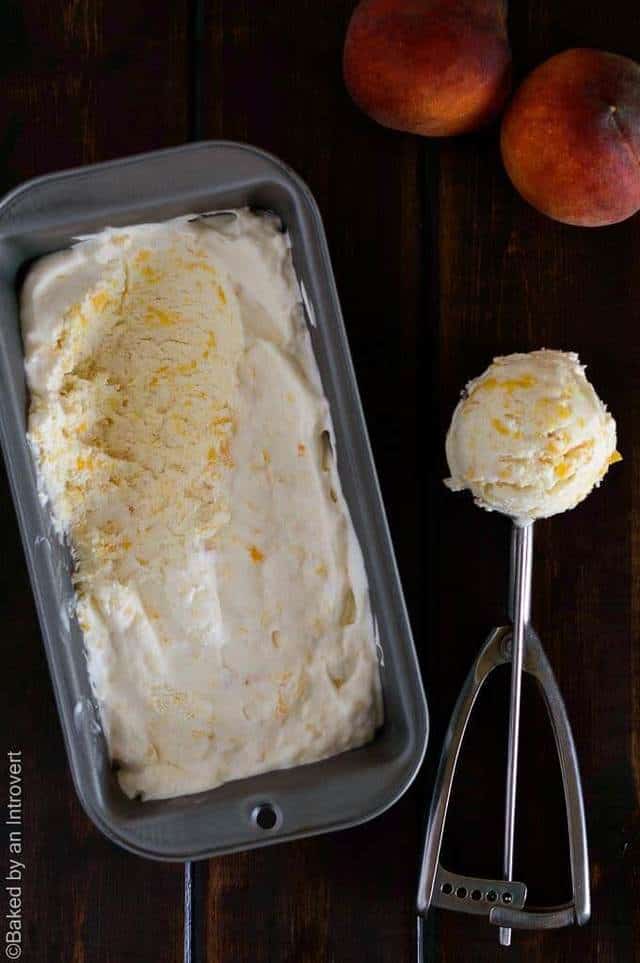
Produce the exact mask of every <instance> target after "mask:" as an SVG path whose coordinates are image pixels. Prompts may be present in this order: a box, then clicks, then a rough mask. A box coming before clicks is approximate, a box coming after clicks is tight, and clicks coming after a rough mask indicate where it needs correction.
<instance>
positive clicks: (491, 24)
mask: <svg viewBox="0 0 640 963" xmlns="http://www.w3.org/2000/svg"><path fill="white" fill-rule="evenodd" d="M506 6H507V5H506V0H362V2H361V3H360V4H359V5H358V6H357V7H356V9H355V10H354V12H353V15H352V17H351V21H350V23H349V27H348V30H347V35H346V40H345V46H344V60H343V65H344V78H345V83H346V85H347V89H348V91H349V93H350V94H351V96H352V98H353V100H354V101H355V102H356V104H357V105H358V106H359V107H360V108H361V109H362V110H363V111H364V112H365V113H366V114H369V116H370V117H372V118H373V119H374V120H377V121H378V123H380V124H383V125H384V126H385V127H393V128H395V129H396V130H405V131H411V132H412V133H416V134H424V135H426V136H428V137H440V136H445V135H448V134H463V133H466V132H467V131H470V130H475V129H476V128H477V127H481V126H482V125H484V124H486V123H487V122H488V121H489V120H491V119H492V118H493V117H495V116H496V114H497V113H498V112H499V110H500V109H501V108H502V106H503V104H504V102H505V99H506V96H507V94H508V92H509V83H510V75H511V52H510V49H509V41H508V38H507V28H506Z"/></svg>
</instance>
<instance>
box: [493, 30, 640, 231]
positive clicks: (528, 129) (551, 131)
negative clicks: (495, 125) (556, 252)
mask: <svg viewBox="0 0 640 963" xmlns="http://www.w3.org/2000/svg"><path fill="white" fill-rule="evenodd" d="M501 148H502V158H503V161H504V165H505V167H506V169H507V173H508V175H509V177H510V178H511V180H512V182H513V184H514V186H515V188H516V190H518V191H519V192H520V194H522V196H523V197H524V198H525V200H527V201H528V202H529V203H530V204H532V205H533V206H534V207H535V208H537V209H538V210H539V211H542V213H543V214H547V215H548V216H549V217H552V218H554V219H555V220H557V221H563V222H564V223H566V224H577V225H582V226H586V227H599V226H601V225H605V224H614V223H616V222H617V221H623V220H625V218H627V217H630V216H631V215H632V214H635V212H636V211H637V210H638V209H640V64H637V63H635V61H633V60H629V59H628V58H627V57H621V56H619V55H618V54H612V53H605V52H604V51H601V50H591V49H575V50H566V51H565V52H564V53H561V54H557V55H556V56H555V57H551V59H550V60H547V61H545V63H543V64H541V65H540V66H539V67H537V68H536V69H535V70H534V71H533V72H532V73H531V74H529V76H528V77H527V78H526V79H525V80H524V82H523V83H522V85H521V86H520V87H519V88H518V90H517V91H516V93H515V95H514V97H513V100H512V101H511V104H510V105H509V107H508V109H507V111H506V113H505V115H504V118H503V121H502V130H501Z"/></svg>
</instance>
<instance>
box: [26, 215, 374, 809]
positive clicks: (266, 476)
mask: <svg viewBox="0 0 640 963" xmlns="http://www.w3.org/2000/svg"><path fill="white" fill-rule="evenodd" d="M22 319H23V333H24V343H25V356H26V371H27V379H28V383H29V387H30V390H31V409H30V416H29V436H30V441H31V443H32V446H33V448H34V452H35V455H36V461H37V465H38V469H39V475H40V483H41V488H42V494H43V498H46V499H48V500H49V501H50V504H51V508H52V512H53V517H54V520H55V523H56V525H57V528H58V531H59V533H60V535H62V536H65V537H67V538H68V539H69V542H70V544H71V547H72V551H73V554H74V558H75V581H76V595H77V602H76V610H77V616H78V620H79V624H80V627H81V629H82V631H83V633H84V639H85V645H86V650H87V655H88V662H89V673H90V677H91V680H92V684H93V687H94V691H95V694H96V696H97V699H98V702H99V705H100V710H101V717H102V722H103V727H104V730H105V734H106V736H107V740H108V743H109V747H110V751H111V754H112V756H113V758H114V759H115V760H117V762H118V763H119V766H120V769H119V779H120V783H121V785H122V787H123V789H124V790H125V792H126V793H128V794H129V795H136V794H139V795H141V796H142V797H143V798H153V797H166V796H172V795H178V794H182V793H191V792H196V791H199V790H204V789H209V788H211V787H213V786H216V785H219V784H220V783H222V782H225V781H227V780H230V779H237V778H240V777H243V776H248V775H252V774H255V773H258V772H263V771H265V770H270V769H275V768H280V767H285V766H292V765H296V764H300V763H306V762H311V761H313V760H317V759H321V758H323V757H325V756H328V755H331V754H334V753H337V752H341V751H342V750H345V749H348V748H351V747H354V746H357V745H360V744H362V743H364V742H366V741H367V740H368V739H370V738H371V737H372V736H373V733H374V731H375V728H376V726H378V725H379V723H380V721H381V711H382V710H381V698H380V684H379V673H378V664H377V658H376V651H375V633H374V626H373V619H372V615H371V609H370V604H369V597H368V588H367V580H366V576H365V570H364V565H363V560H362V557H361V554H360V549H359V546H358V542H357V539H356V535H355V532H354V529H353V525H352V523H351V519H350V516H349V512H348V509H347V505H346V502H345V500H344V498H343V495H342V492H341V487H340V480H339V477H338V473H337V467H336V463H335V458H334V455H333V446H332V442H331V439H332V427H331V420H330V415H329V408H328V404H327V400H326V398H325V396H324V392H323V389H322V385H321V382H320V376H319V373H318V369H317V366H316V362H315V359H314V356H313V351H312V347H311V342H310V338H309V334H308V331H307V328H306V324H305V322H304V317H303V313H302V308H301V304H300V294H299V289H298V285H297V281H296V278H295V274H294V270H293V264H292V259H291V250H290V244H289V240H288V237H287V235H286V234H283V233H281V232H280V231H279V230H278V227H277V225H276V224H275V223H274V221H273V219H270V218H268V217H259V216H256V215H253V214H251V213H249V212H248V211H245V210H243V211H238V212H235V213H233V214H230V215H224V216H220V217H212V218H200V219H193V218H188V217H183V218H179V219H176V220H174V221H170V222H167V223H164V224H152V225H142V226H137V227H134V228H122V229H108V230H105V231H103V232H102V233H101V234H99V235H97V236H95V237H92V238H88V239H85V240H83V241H82V242H81V243H79V244H77V245H75V246H74V247H73V248H71V249H70V250H67V251H64V252H62V253H59V254H55V255H52V256H50V257H47V258H45V259H43V260H42V261H41V262H39V263H38V264H37V265H36V266H35V267H34V268H33V269H32V271H31V273H30V275H29V276H28V278H27V281H26V284H25V287H24V290H23V296H22Z"/></svg>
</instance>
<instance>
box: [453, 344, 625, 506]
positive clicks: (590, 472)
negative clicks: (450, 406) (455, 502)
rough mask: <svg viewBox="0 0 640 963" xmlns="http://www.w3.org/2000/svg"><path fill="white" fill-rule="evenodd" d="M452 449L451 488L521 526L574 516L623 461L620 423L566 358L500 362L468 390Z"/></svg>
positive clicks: (545, 354) (540, 355)
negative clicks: (619, 444)
mask: <svg viewBox="0 0 640 963" xmlns="http://www.w3.org/2000/svg"><path fill="white" fill-rule="evenodd" d="M446 447H447V461H448V463H449V470H450V472H451V478H449V479H447V480H446V482H445V484H446V485H447V486H448V487H449V488H451V489H452V490H453V491H462V490H464V489H469V491H471V492H472V494H473V496H474V498H475V501H476V504H478V505H480V506H481V507H482V508H486V509H487V510H488V511H498V512H502V513H503V514H505V515H510V516H511V517H513V518H516V519H519V520H521V521H531V520H533V519H536V518H548V517H549V516H550V515H557V514H558V513H559V512H564V511H566V510H567V509H569V508H574V507H575V506H576V505H577V504H578V503H579V502H581V501H582V499H583V498H586V497H587V495H588V494H589V492H590V491H591V490H592V489H593V488H594V487H595V486H597V485H599V484H600V482H601V481H602V478H603V477H604V475H605V474H606V472H607V469H608V467H609V465H611V464H613V463H614V462H616V461H620V458H621V456H620V455H619V454H618V452H617V451H616V425H615V421H614V420H613V418H612V417H611V415H610V414H609V413H608V411H607V409H606V406H605V405H604V404H603V403H602V401H601V400H600V398H599V397H598V395H597V394H596V392H595V391H594V389H593V387H592V385H591V384H590V383H589V381H587V378H586V376H585V369H584V366H583V365H581V364H580V361H579V359H578V356H577V355H576V354H572V353H565V352H562V351H545V350H542V351H532V352H531V353H530V354H511V355H508V356H506V357H503V358H495V359H494V361H493V364H491V365H490V366H489V367H488V368H487V370H486V371H485V372H484V374H482V375H480V377H479V378H476V379H475V380H474V381H471V382H470V383H469V384H468V385H467V388H466V390H465V392H464V394H463V397H462V399H461V401H460V402H459V404H458V406H457V408H456V410H455V412H454V414H453V418H452V420H451V427H450V428H449V432H448V434H447V445H446Z"/></svg>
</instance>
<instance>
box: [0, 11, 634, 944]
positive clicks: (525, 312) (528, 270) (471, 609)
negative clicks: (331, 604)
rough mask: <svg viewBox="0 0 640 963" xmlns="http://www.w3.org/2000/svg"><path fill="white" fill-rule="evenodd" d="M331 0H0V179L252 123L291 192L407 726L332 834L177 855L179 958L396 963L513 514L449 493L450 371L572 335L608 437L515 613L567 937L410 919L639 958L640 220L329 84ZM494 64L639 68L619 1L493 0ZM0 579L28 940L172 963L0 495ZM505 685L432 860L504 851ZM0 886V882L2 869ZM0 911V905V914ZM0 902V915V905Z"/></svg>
mask: <svg viewBox="0 0 640 963" xmlns="http://www.w3.org/2000/svg"><path fill="white" fill-rule="evenodd" d="M352 7H353V3H352V2H351V0H332V2H329V0H327V2H325V3H317V2H311V0H298V2H297V3H295V4H290V3H284V2H275V0H272V2H268V0H267V2H261V3H260V2H257V0H253V2H250V0H191V2H188V0H184V2H171V3H155V4H152V3H151V2H150V0H131V2H129V3H112V4H108V3H102V2H98V0H67V2H64V0H51V2H49V3H48V4H42V3H38V2H36V0H27V2H18V0H4V3H2V4H0V16H1V18H2V19H1V21H0V27H1V28H2V29H0V54H1V56H0V71H1V73H2V88H1V91H2V92H1V94H0V188H2V189H3V190H4V189H8V188H10V187H11V186H13V185H15V184H17V183H19V182H20V181H22V180H24V179H25V178H27V177H30V176H33V175H35V174H41V173H46V172H48V171H51V170H56V169H59V168H61V167H65V166H70V165H75V164H82V163H88V162H91V161H95V160H101V159H107V158H110V157H116V156H121V155H124V154H127V153H133V152H136V151H141V150H149V149H153V148H156V147H162V146H165V145H168V144H175V143H181V142H183V141H185V140H188V139H190V138H193V137H227V138H233V139H239V140H247V141H249V142H251V143H254V144H257V145H258V146H261V147H265V148H267V149H269V150H272V151H274V152H275V153H276V154H278V155H280V156H281V157H283V158H284V159H285V160H286V161H287V162H288V163H290V164H291V166H292V167H294V168H295V169H296V170H297V171H298V172H299V173H300V174H301V175H302V177H303V178H304V179H305V180H306V181H307V182H308V184H309V186H310V187H311V189H312V191H313V192H314V194H315V196H316V198H317V200H318V203H319V205H320V209H321V211H322V214H323V217H324V219H325V226H326V229H327V234H328V238H329V244H330V248H331V252H332V257H333V263H334V269H335V273H336V278H337V282H338V289H339V292H340V296H341V300H342V305H343V310H344V314H345V318H346V322H347V326H348V331H349V338H350V342H351V348H352V352H353V356H354V362H355V366H356V370H357V374H358V380H359V384H360V388H361V392H362V396H363V402H364V405H365V410H366V413H367V420H368V424H369V429H370V433H371V439H372V444H373V449H374V454H375V457H376V462H377V466H378V470H379V474H380V480H381V485H382V489H383V494H384V497H385V502H386V505H387V510H388V515H389V520H390V524H391V529H392V533H393V537H394V543H395V546H396V551H397V555H398V561H399V565H400V570H401V574H402V578H403V584H404V587H405V592H406V595H407V601H408V604H409V609H410V613H411V618H412V623H413V627H414V632H415V637H416V643H417V646H418V649H419V653H420V658H421V664H422V669H423V675H424V680H425V685H426V688H427V693H428V697H429V702H430V710H431V716H432V739H431V743H430V747H429V753H428V758H427V763H426V765H425V768H424V770H423V771H422V773H421V774H420V776H419V778H418V780H417V781H416V784H415V785H414V787H413V788H412V789H411V790H410V791H409V793H408V794H407V795H406V796H405V798H404V799H403V800H402V801H401V802H400V803H399V804H398V805H397V806H395V807H394V808H393V809H392V810H391V811H390V812H388V813H387V814H385V815H384V816H382V817H381V818H379V819H377V820H375V821H374V822H372V823H370V824H368V825H366V826H363V827H360V828H358V829H355V830H351V831H349V832H345V833H341V834H335V835H332V836H326V837H322V838H318V839H313V840H308V841H305V842H301V843H297V844H290V845H287V846H280V847H274V848H270V849H267V850H261V851H259V852H252V853H246V854H241V855H236V856H230V857H227V858H225V859H219V860H215V861H210V862H209V863H203V864H199V865H198V866H197V867H196V870H195V890H196V897H197V899H196V920H195V927H194V935H195V950H196V953H195V956H196V959H197V960H198V961H203V960H206V961H207V963H351V961H354V963H359V961H360V960H363V961H367V963H375V961H384V963H405V961H407V963H410V961H412V960H413V959H414V954H415V950H414V933H415V917H414V911H413V904H414V895H415V886H416V874H417V865H418V858H419V852H420V846H421V842H422V832H423V819H424V809H425V806H426V803H427V801H428V798H429V793H430V788H431V781H432V776H433V767H434V765H435V760H436V756H437V752H438V751H439V746H440V743H441V739H442V735H443V731H444V727H445V725H446V722H447V719H448V716H449V713H450V711H451V708H452V705H453V702H454V699H455V696H456V694H457V691H458V689H459V687H460V685H461V683H462V681H463V678H464V676H465V674H466V671H467V669H468V667H469V665H470V662H471V661H472V659H473V657H474V655H475V652H476V651H477V648H478V647H479V645H480V644H481V642H482V640H483V637H484V636H485V634H486V632H487V630H488V629H489V628H490V626H491V625H493V624H496V623H500V622H502V621H503V620H504V596H505V583H506V561H507V543H508V527H507V525H506V524H505V523H504V521H502V520H501V519H499V518H497V517H495V516H491V515H487V514H484V513H481V512H479V511H478V510H476V509H474V508H473V506H472V505H471V504H470V503H469V502H468V501H467V500H466V499H464V498H462V497H454V496H452V495H450V494H448V493H447V492H446V491H445V490H444V488H443V486H442V485H441V481H440V479H441V478H442V476H443V475H444V473H445V468H446V466H445V464H444V456H443V438H444V433H445V431H446V426H447V423H448V418H449V416H450V413H451V410H452V407H453V405H454V403H455V401H456V398H457V394H458V392H459V389H460V387H461V385H462V384H463V383H464V382H465V381H466V380H467V379H468V378H469V377H471V376H473V375H475V374H477V373H478V372H480V371H481V370H482V369H483V368H484V367H485V366H486V364H487V363H488V362H489V360H490V359H491V357H492V355H494V354H496V353H504V352H508V351H511V350H516V349H521V350H527V349H530V348H535V347H540V346H547V347H559V348H564V349H573V350H577V351H579V352H580V354H581V356H582V358H583V360H584V361H585V362H587V363H588V364H589V368H590V375H591V377H592V379H593V381H594V383H595V385H596V387H597V388H598V390H599V391H600V393H601V394H602V396H603V397H604V398H605V399H606V401H607V402H608V404H609V405H610V407H611V409H612V411H613V412H614V414H615V416H616V418H617V421H618V426H619V435H620V448H621V450H622V452H623V454H624V456H625V461H624V463H623V464H622V465H621V466H617V467H616V469H615V470H614V471H612V473H611V476H610V477H609V478H608V479H607V481H606V484H605V485H604V486H603V487H602V489H601V490H600V491H598V492H597V493H595V494H594V495H593V496H592V497H591V498H590V499H589V500H588V501H587V502H586V503H585V504H584V505H583V506H581V507H580V508H579V509H578V510H577V511H575V512H572V513H569V514H567V515H564V516H561V517H559V518H556V519H554V520H552V521H549V522H546V523H543V524H540V525H539V526H537V531H536V561H535V592H534V596H535V597H534V613H535V622H536V625H537V627H538V629H539V631H540V634H541V635H542V638H543V640H544V643H545V647H546V650H547V653H548V655H549V657H550V659H551V662H552V664H553V667H554V669H555V672H556V675H557V678H558V681H559V684H560V687H561V689H562V691H563V694H564V696H565V700H566V703H567V709H568V712H569V716H570V718H571V720H572V723H573V727H574V734H575V739H576V743H577V747H578V751H579V756H580V761H581V766H582V775H583V781H584V789H585V796H586V805H587V813H588V821H589V833H590V845H591V871H592V884H593V918H592V920H591V922H590V923H589V924H588V926H587V927H585V928H584V929H581V930H578V929H575V928H574V929H570V930H566V931H560V932H555V933H550V934H546V935H533V934H517V935H515V937H514V947H513V949H512V950H511V951H501V950H500V949H499V947H498V946H497V934H496V932H495V931H494V930H493V928H490V927H489V926H488V925H487V924H485V923H482V922H480V921H474V920H472V919H470V918H469V917H463V916H453V915H444V914H434V915H433V917H432V918H431V919H430V922H429V926H428V932H427V944H428V945H427V956H426V958H427V960H428V961H430V963H466V961H469V963H485V961H486V963H489V961H491V963H494V961H496V960H497V959H499V958H501V957H502V956H503V955H504V956H505V958H507V955H508V952H510V954H511V959H512V960H513V961H514V963H542V961H544V963H560V961H571V963H574V961H575V963H591V961H597V963H633V961H634V960H636V959H640V932H639V928H640V868H639V867H640V852H639V850H640V825H639V822H640V821H639V811H638V793H639V791H640V744H639V740H640V648H639V634H640V631H639V630H640V494H639V493H640V338H639V337H638V335H637V330H638V326H639V324H640V217H636V218H635V219H632V220H631V221H629V222H627V223H625V224H622V225H619V226H617V227H613V228H609V229H604V230H578V229H575V228H569V227H563V226H561V225H558V224H555V223H552V222H551V221H548V220H545V219H544V218H542V217H540V216H539V215H537V214H536V213H535V212H533V211H532V210H530V209H529V208H527V207H526V205H525V204H524V203H523V202H522V201H521V200H520V199H519V198H518V197H517V196H516V195H515V193H514V192H513V190H512V189H511V187H510V185H509V184H508V182H507V179H506V177H505V175H504V173H503V171H502V168H501V165H500V161H499V155H498V150H497V144H496V135H495V130H493V131H488V132H486V133H484V134H482V135H480V136H474V137H469V138H462V139H459V140H456V141H447V142H442V143H434V142H426V141H424V140H419V139H417V138H413V137H410V136H405V135H401V134H396V133H392V132H390V131H386V130H383V129H381V128H379V127H377V126H375V125H374V124H373V123H371V122H369V121H368V120H367V119H366V118H364V117H363V116H362V115H361V114H359V113H358V112H357V111H356V109H355V108H354V107H353V106H352V105H351V103H350V102H349V99H348V97H347V96H346V94H345V92H344V90H343V86H342V82H341V77H340V53H341V44H342V38H343V35H344V29H345V26H346V22H347V20H348V17H349V14H350V12H351V9H352ZM512 7H513V9H512V14H511V24H510V26H511V37H512V43H513V48H514V54H515V60H516V74H517V76H518V77H519V76H521V75H522V74H523V73H524V72H526V70H527V69H529V68H530V67H531V66H532V65H534V64H535V63H537V62H539V61H540V60H541V59H544V58H545V57H546V56H548V55H550V54H552V53H555V52H556V51H558V50H561V49H563V48H565V47H567V46H575V45H585V46H599V47H604V48H605V49H610V50H616V51H619V52H622V53H625V54H627V55H630V56H633V57H635V58H636V59H640V19H639V15H638V10H637V5H636V4H635V3H632V2H629V0H611V2H610V3H609V4H602V3H594V2H588V3H587V2H584V0H559V2H558V0H527V2H525V0H518V3H514V4H513V5H512ZM0 507H1V510H0V520H1V524H2V547H3V552H2V555H1V556H0V558H1V562H0V580H1V583H2V592H1V595H0V604H1V606H2V608H1V611H2V615H3V625H4V627H5V628H4V646H5V650H6V651H7V652H8V659H7V661H6V663H5V665H6V670H5V671H6V674H5V684H4V691H3V696H4V698H3V700H2V707H3V716H4V717H5V726H4V730H3V731H4V733H5V739H6V743H7V749H15V748H21V749H22V750H23V759H24V762H25V771H24V782H23V785H24V794H25V806H26V808H25V823H24V838H25V862H26V864H27V871H26V880H25V889H24V895H25V901H26V905H25V913H24V918H25V927H26V930H25V949H24V955H23V958H24V959H28V960H33V961H38V963H39V961H45V963H49V961H52V963H53V961H55V963H58V961H65V963H66V961H72V963H107V961H109V963H111V961H113V963H123V961H127V960H131V961H135V963H147V961H148V963H163V961H178V960H181V959H182V927H183V912H182V870H181V868H180V867H176V866H165V865H157V864H151V863H148V862H145V861H142V860H140V859H137V858H135V857H133V856H129V855H128V854H125V853H123V852H121V851H119V850H117V849H116V848H115V847H113V846H111V845H110V844H109V843H108V842H107V841H106V840H104V839H103V838H102V837H101V836H100V835H99V834H98V832H97V831H96V830H95V829H94V828H93V827H92V825H91V824H90V823H89V822H88V820H87V819H86V817H85V816H84V814H83V812H82V811H81V809H80V807H79V804H78V802H77V800H76V798H75V795H74V791H73V787H72V785H71V781H70V778H69V775H68V771H67V766H66V760H65V757H64V750H63V745H62V739H61V736H60V732H59V727H58V723H57V719H56V713H55V707H54V704H53V698H52V694H51V688H50V684H49V680H48V675H47V669H46V664H45V660H44V655H43V652H42V647H41V643H40V636H39V630H38V626H37V622H36V618H35V612H34V607H33V603H32V597H31V591H30V588H29V585H28V580H27V575H26V570H25V566H24V561H23V556H22V551H21V547H20V544H19V537H18V533H17V527H16V523H15V517H14V514H13V509H12V506H11V501H10V497H9V494H8V491H7V488H6V484H4V485H3V489H2V501H1V502H0ZM505 687H506V678H504V677H503V678H501V679H496V681H495V683H494V685H493V686H492V688H491V690H490V692H489V693H488V694H487V697H486V698H485V699H484V700H483V704H482V705H481V706H480V709H479V712H478V718H477V725H475V724H474V728H473V730H472V733H471V734H470V741H469V744H468V746H467V748H466V750H465V753H464V758H463V761H462V771H461V773H460V780H459V782H458V785H457V789H456V794H455V799H454V806H453V812H452V826H451V831H450V833H449V836H448V839H447V843H446V856H447V861H448V863H449V864H450V865H451V866H452V868H455V869H459V870H460V871H462V872H465V871H467V872H478V873H487V874H489V873H498V872H499V869H500V849H501V821H502V792H503V782H504V754H505V743H506V716H505ZM519 800H520V807H519V821H518V840H517V849H516V853H517V855H516V871H517V875H518V876H519V877H520V878H524V879H525V880H526V881H527V882H528V883H529V885H530V889H531V893H532V899H535V901H537V902H542V901H545V900H562V899H563V898H565V896H566V895H567V892H568V890H567V887H568V881H567V872H566V843H565V829H564V823H563V814H562V797H561V790H560V788H559V776H558V771H557V765H556V763H555V757H554V754H553V749H552V745H551V739H550V735H549V733H548V731H547V726H546V721H545V718H544V715H543V713H542V712H541V710H540V706H539V705H538V704H537V702H536V700H535V698H534V695H533V693H532V692H531V691H530V690H529V688H528V687H527V689H526V692H525V716H524V739H523V771H522V781H521V786H520V795H519ZM3 875H4V874H3ZM2 912H3V913H4V910H3V911H2ZM0 915H1V914H0Z"/></svg>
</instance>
